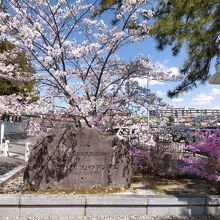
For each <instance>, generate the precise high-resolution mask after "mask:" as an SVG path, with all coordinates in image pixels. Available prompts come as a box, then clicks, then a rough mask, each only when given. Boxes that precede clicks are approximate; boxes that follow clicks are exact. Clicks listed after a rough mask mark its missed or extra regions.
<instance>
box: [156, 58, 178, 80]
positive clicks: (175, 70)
mask: <svg viewBox="0 0 220 220" xmlns="http://www.w3.org/2000/svg"><path fill="white" fill-rule="evenodd" d="M167 63H168V61H167V60H165V61H164V62H160V61H157V62H156V65H158V66H159V67H160V68H161V70H162V71H164V72H171V75H175V76H179V75H180V71H179V68H178V67H176V66H173V67H167Z"/></svg>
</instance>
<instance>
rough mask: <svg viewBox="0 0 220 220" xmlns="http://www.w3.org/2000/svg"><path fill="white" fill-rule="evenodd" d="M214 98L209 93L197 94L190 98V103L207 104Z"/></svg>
mask: <svg viewBox="0 0 220 220" xmlns="http://www.w3.org/2000/svg"><path fill="white" fill-rule="evenodd" d="M213 99H214V98H213V97H212V96H211V95H209V94H208V95H206V94H203V93H202V94H199V95H196V96H195V97H194V98H193V99H192V104H196V105H204V104H209V103H210V102H211V101H212V100H213Z"/></svg>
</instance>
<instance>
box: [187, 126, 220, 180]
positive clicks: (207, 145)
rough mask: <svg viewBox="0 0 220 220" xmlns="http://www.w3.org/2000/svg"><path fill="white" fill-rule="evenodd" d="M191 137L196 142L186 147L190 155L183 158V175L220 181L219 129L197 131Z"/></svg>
mask: <svg viewBox="0 0 220 220" xmlns="http://www.w3.org/2000/svg"><path fill="white" fill-rule="evenodd" d="M193 135H194V137H195V140H196V141H195V143H191V144H189V145H187V146H186V149H187V150H188V151H189V152H191V153H192V154H191V155H190V156H188V157H185V158H183V159H184V161H185V162H186V165H185V167H184V168H183V173H191V174H196V175H197V176H200V177H202V178H205V179H208V180H214V181H220V129H216V130H210V131H198V132H196V133H194V134H193Z"/></svg>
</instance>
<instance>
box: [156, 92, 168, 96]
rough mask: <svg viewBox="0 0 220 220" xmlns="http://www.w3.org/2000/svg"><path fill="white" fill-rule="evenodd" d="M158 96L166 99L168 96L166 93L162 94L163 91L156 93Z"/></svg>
mask: <svg viewBox="0 0 220 220" xmlns="http://www.w3.org/2000/svg"><path fill="white" fill-rule="evenodd" d="M156 94H157V96H159V97H165V96H166V92H162V91H156Z"/></svg>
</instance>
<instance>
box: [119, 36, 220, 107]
mask: <svg viewBox="0 0 220 220" xmlns="http://www.w3.org/2000/svg"><path fill="white" fill-rule="evenodd" d="M120 54H121V55H122V56H123V57H126V58H127V59H129V58H134V57H135V56H138V55H139V54H143V55H144V56H150V57H151V60H152V62H153V63H157V64H160V65H161V66H162V67H163V68H164V69H169V68H172V67H175V68H179V67H181V66H182V64H183V63H184V60H185V58H186V50H185V48H183V49H182V51H181V52H180V53H179V54H178V55H177V56H173V55H172V52H171V50H170V48H166V49H165V50H164V51H159V50H157V49H156V41H155V40H154V39H152V38H148V39H147V40H145V41H144V42H141V43H135V44H134V45H129V46H127V47H126V48H124V49H122V51H121V52H120ZM214 72H215V60H214V61H213V64H212V68H211V74H213V73H214ZM143 84H145V82H143ZM175 85H177V83H174V82H163V83H161V82H153V83H151V85H150V89H151V90H152V91H154V92H156V93H157V94H158V95H159V96H161V97H162V98H163V100H164V101H165V102H166V103H168V104H170V105H173V106H175V107H186V108H189V107H192V108H218V109H220V85H210V84H209V83H208V82H207V83H206V84H204V85H200V86H198V87H197V88H195V89H193V90H192V91H189V92H188V93H186V94H183V95H181V96H179V97H178V98H175V99H170V98H168V97H167V96H166V92H167V91H168V90H169V89H172V88H175Z"/></svg>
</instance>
